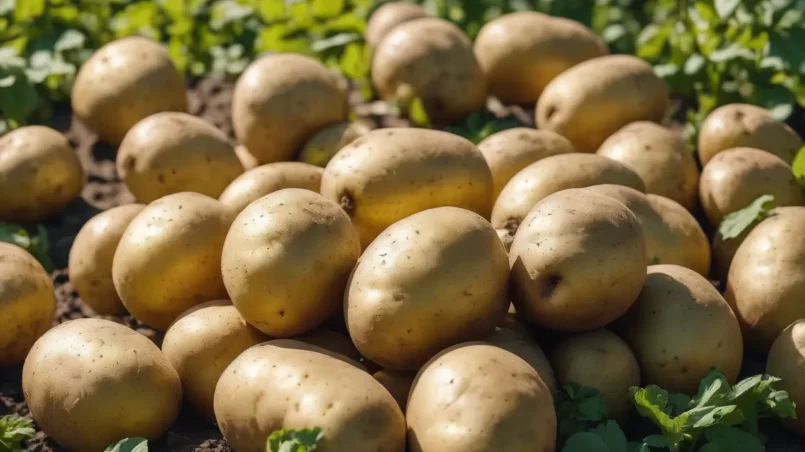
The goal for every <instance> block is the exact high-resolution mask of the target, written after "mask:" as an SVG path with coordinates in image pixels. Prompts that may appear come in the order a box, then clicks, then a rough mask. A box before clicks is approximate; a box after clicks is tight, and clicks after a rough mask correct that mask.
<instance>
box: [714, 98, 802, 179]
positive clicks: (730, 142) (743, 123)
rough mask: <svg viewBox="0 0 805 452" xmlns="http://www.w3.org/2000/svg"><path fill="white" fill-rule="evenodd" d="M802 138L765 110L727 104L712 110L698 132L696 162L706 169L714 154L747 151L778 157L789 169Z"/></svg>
mask: <svg viewBox="0 0 805 452" xmlns="http://www.w3.org/2000/svg"><path fill="white" fill-rule="evenodd" d="M803 145H805V143H803V141H802V138H800V137H799V135H797V133H796V132H795V131H794V130H793V129H792V128H791V127H789V126H788V125H787V124H785V123H784V122H781V121H777V120H775V119H774V118H772V116H771V114H769V111H768V110H766V109H765V108H761V107H757V106H755V105H749V104H729V105H724V106H721V107H719V108H716V109H715V110H713V112H712V113H710V115H708V116H707V118H706V119H705V120H704V122H702V125H701V129H700V131H699V160H700V161H701V162H702V165H706V164H707V162H709V161H710V160H711V159H712V158H713V157H714V156H715V155H716V154H718V153H719V152H721V151H725V150H727V149H732V148H738V147H749V148H755V149H761V150H763V151H766V152H769V153H771V154H774V155H776V156H777V157H780V158H781V159H783V161H785V162H786V163H788V164H789V165H790V164H791V163H792V162H793V161H794V157H796V156H797V152H798V151H799V149H800V148H801V147H802V146H803Z"/></svg>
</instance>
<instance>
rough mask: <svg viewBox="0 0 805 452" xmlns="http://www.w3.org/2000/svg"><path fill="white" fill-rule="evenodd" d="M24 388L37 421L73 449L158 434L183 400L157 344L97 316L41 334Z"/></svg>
mask: <svg viewBox="0 0 805 452" xmlns="http://www.w3.org/2000/svg"><path fill="white" fill-rule="evenodd" d="M68 381H69V384H66V382H68ZM22 390H23V392H24V394H25V401H26V402H28V407H29V408H30V409H31V415H32V417H33V418H34V420H35V421H36V423H37V424H38V425H39V426H40V427H41V428H42V430H44V431H45V433H47V434H48V436H50V437H51V438H53V439H54V440H56V442H58V443H59V444H60V445H61V446H63V447H65V448H66V449H67V450H70V451H74V452H101V451H103V450H105V449H106V446H108V445H109V444H112V443H114V442H117V441H119V440H121V439H124V438H128V437H144V438H146V439H149V440H156V439H157V438H159V437H161V436H162V435H163V434H164V433H165V432H166V431H167V430H168V428H169V427H170V426H171V424H172V423H173V421H174V419H176V416H177V414H178V413H179V408H180V407H181V402H182V384H181V382H180V381H179V376H178V375H177V374H176V371H175V370H173V368H172V367H171V365H170V364H169V363H168V360H167V359H166V358H165V356H164V355H163V354H162V352H160V351H159V348H157V346H156V345H154V343H153V342H151V341H150V340H149V339H148V338H147V337H145V336H143V335H142V334H140V333H137V332H135V331H134V330H132V329H130V328H128V327H126V326H123V325H120V324H118V323H115V322H112V321H109V320H102V319H78V320H70V321H67V322H65V323H62V324H61V325H59V326H57V327H55V328H53V329H52V330H50V331H49V332H47V333H46V334H45V335H44V336H42V337H41V338H40V339H39V340H38V341H37V342H36V344H35V345H34V347H33V349H31V353H30V354H29V355H28V357H27V358H26V359H25V365H24V366H23V369H22Z"/></svg>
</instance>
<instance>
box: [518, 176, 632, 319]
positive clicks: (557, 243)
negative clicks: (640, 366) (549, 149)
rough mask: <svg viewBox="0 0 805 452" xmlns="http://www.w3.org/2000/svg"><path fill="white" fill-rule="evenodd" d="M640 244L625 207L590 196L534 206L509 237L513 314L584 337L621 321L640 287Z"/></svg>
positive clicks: (566, 195)
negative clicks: (512, 239)
mask: <svg viewBox="0 0 805 452" xmlns="http://www.w3.org/2000/svg"><path fill="white" fill-rule="evenodd" d="M646 255H647V254H646V240H645V238H644V233H643V229H642V228H641V227H640V221H639V220H638V219H637V217H636V216H635V214H634V213H632V211H631V210H629V209H628V208H627V207H626V206H625V205H623V204H622V203H620V202H619V201H616V200H615V199H613V198H610V197H609V196H606V195H602V194H598V193H594V192H592V191H589V190H563V191H560V192H558V193H555V194H553V195H550V196H548V197H547V198H545V199H543V200H542V201H540V202H539V203H538V204H537V205H536V206H534V209H533V210H532V211H531V213H529V214H528V216H527V217H526V219H525V220H524V221H523V225H522V226H521V227H520V229H519V230H518V231H517V234H516V235H515V236H514V243H512V248H511V251H510V252H509V263H510V265H511V269H512V291H511V295H512V302H513V303H514V306H515V307H516V308H517V313H518V314H521V315H524V316H525V318H526V319H527V320H528V321H530V322H531V323H534V324H536V325H538V326H541V327H544V328H548V329H551V330H556V331H564V332H582V331H589V330H593V329H596V328H600V327H602V326H604V325H606V324H608V323H610V322H612V321H613V320H615V319H617V318H618V317H620V316H621V315H622V314H623V313H624V312H626V310H627V309H629V307H630V306H631V305H632V303H634V301H635V300H636V299H637V295H638V294H639V293H640V288H641V287H642V286H643V281H645V279H646V265H647V264H646V262H647V259H646Z"/></svg>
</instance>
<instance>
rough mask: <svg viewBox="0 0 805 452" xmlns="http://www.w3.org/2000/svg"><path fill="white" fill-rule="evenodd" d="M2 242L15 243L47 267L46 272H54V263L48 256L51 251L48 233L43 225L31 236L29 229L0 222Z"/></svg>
mask: <svg viewBox="0 0 805 452" xmlns="http://www.w3.org/2000/svg"><path fill="white" fill-rule="evenodd" d="M0 242H6V243H13V244H14V245H17V246H19V247H21V248H23V249H25V251H28V252H29V253H31V255H32V256H33V257H35V258H36V260H38V261H39V263H40V264H42V266H43V267H45V270H47V271H48V272H51V271H53V261H51V259H50V256H49V255H48V250H49V249H50V241H49V240H48V232H47V230H45V228H44V227H43V226H42V225H41V224H38V225H36V234H35V235H31V233H30V232H28V230H27V229H25V228H24V227H22V226H20V225H18V224H13V223H3V222H0Z"/></svg>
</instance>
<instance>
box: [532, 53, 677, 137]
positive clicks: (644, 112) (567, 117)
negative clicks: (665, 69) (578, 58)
mask: <svg viewBox="0 0 805 452" xmlns="http://www.w3.org/2000/svg"><path fill="white" fill-rule="evenodd" d="M668 105H669V100H668V87H667V86H666V85H665V82H664V81H662V79H660V78H659V77H657V75H656V74H655V73H654V69H653V68H652V67H651V65H649V64H648V63H646V62H645V61H643V60H641V59H640V58H637V57H635V56H631V55H608V56H603V57H599V58H593V59H591V60H588V61H585V62H583V63H580V64H578V65H576V66H573V67H572V68H570V69H568V70H566V71H565V72H562V73H561V74H560V75H559V76H557V77H556V78H555V79H553V80H552V81H551V83H549V84H548V86H547V87H545V90H544V91H543V92H542V95H541V96H540V98H539V102H537V109H536V118H537V126H538V127H539V128H540V129H547V130H552V131H554V132H557V133H558V134H560V135H562V136H564V137H565V138H567V139H568V140H570V142H571V143H573V146H574V147H575V148H576V150H577V151H579V152H595V151H596V150H598V148H599V147H600V146H601V144H602V143H603V142H604V140H606V139H607V137H609V136H610V135H612V134H613V133H615V132H617V131H618V129H620V128H621V127H623V126H625V125H626V124H629V123H630V122H635V121H643V120H645V121H654V122H659V121H661V120H662V119H663V118H664V117H665V112H666V110H667V109H668Z"/></svg>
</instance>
